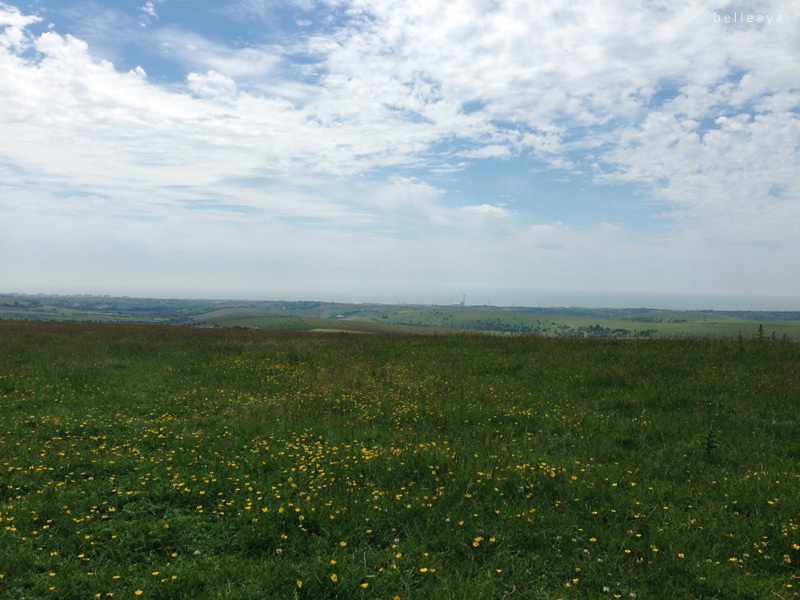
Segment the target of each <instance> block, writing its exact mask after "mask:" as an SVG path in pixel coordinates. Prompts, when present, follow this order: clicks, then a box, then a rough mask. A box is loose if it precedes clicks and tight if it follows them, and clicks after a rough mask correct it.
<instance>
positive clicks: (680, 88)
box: [0, 0, 800, 310]
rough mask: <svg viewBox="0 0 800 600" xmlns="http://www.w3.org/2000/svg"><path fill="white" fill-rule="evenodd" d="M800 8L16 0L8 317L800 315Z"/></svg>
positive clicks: (0, 22)
mask: <svg viewBox="0 0 800 600" xmlns="http://www.w3.org/2000/svg"><path fill="white" fill-rule="evenodd" d="M799 265H800V3H798V2H796V1H794V0H792V1H789V0H786V1H769V0H765V1H751V2H747V3H742V4H735V3H727V2H721V1H720V2H717V1H713V0H708V1H698V0H691V1H689V0H670V1H666V0H664V1H660V0H553V1H547V2H545V1H536V0H407V1H399V0H398V1H387V0H283V1H278V0H230V1H215V2H199V1H196V0H149V1H142V0H115V1H113V2H111V1H105V2H104V1H96V0H91V1H90V0H31V1H21V0H16V1H14V0H12V1H8V0H0V292H18V293H57V294H110V295H128V296H134V297H172V298H222V299H262V300H299V299H306V300H309V299H310V300H329V301H342V302H382V303H395V302H401V303H430V304H449V303H458V302H460V301H461V300H462V298H464V297H465V296H466V303H467V304H490V303H491V304H494V305H504V306H509V305H521V306H542V305H544V306H568V305H580V306H590V307H600V306H604V307H626V306H648V307H653V308H686V309H709V308H717V309H723V308H724V309H760V310H800V266H799Z"/></svg>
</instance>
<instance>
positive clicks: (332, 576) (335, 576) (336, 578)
mask: <svg viewBox="0 0 800 600" xmlns="http://www.w3.org/2000/svg"><path fill="white" fill-rule="evenodd" d="M331 581H332V582H333V583H336V582H337V581H339V576H338V575H337V574H336V573H333V574H332V575H331Z"/></svg>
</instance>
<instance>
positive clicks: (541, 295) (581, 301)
mask: <svg viewBox="0 0 800 600" xmlns="http://www.w3.org/2000/svg"><path fill="white" fill-rule="evenodd" d="M495 291H496V292H497V293H496V294H494V295H491V294H488V293H487V292H482V293H477V294H474V295H470V294H462V295H461V296H458V295H457V294H455V293H454V294H452V295H450V296H448V295H447V294H431V295H428V296H425V295H421V296H419V297H418V298H414V297H413V296H412V295H407V296H405V297H402V298H400V297H395V298H393V297H392V296H388V295H387V296H374V297H366V296H359V295H350V296H346V297H334V296H330V295H325V294H322V295H320V294H316V295H314V294H308V295H291V294H290V295H281V294H278V295H275V296H265V295H263V294H260V295H249V294H247V293H242V294H233V295H227V294H224V293H219V294H212V293H207V294H193V295H188V296H176V295H173V294H170V293H157V292H154V293H152V294H146V295H142V294H126V293H107V292H86V291H75V292H63V291H61V292H40V291H35V292H19V291H5V292H2V293H0V295H3V294H10V295H23V296H65V297H69V296H86V297H111V298H122V297H124V298H131V299H137V298H138V299H157V300H187V301H192V300H198V301H206V300H207V301H219V302H302V301H309V302H330V303H342V304H385V305H430V306H453V305H459V304H460V303H461V301H462V298H463V299H464V301H465V306H466V307H467V308H469V307H470V306H494V307H498V308H512V307H521V308H523V307H524V308H548V307H552V308H569V307H579V308H590V309H601V308H615V309H616V308H619V309H623V308H648V309H655V310H680V311H708V310H716V311H766V312H796V311H799V310H800V307H798V304H797V303H796V302H795V301H794V300H793V299H788V298H787V299H783V300H781V299H775V298H770V299H767V298H763V297H761V298H759V297H755V296H736V297H724V296H701V295H689V294H641V293H613V292H600V291H598V292H591V291H586V290H584V291H578V290H572V291H554V290H549V291H548V290H538V291H529V292H526V293H524V294H523V293H519V292H517V293H511V294H504V293H501V292H500V291H498V290H495Z"/></svg>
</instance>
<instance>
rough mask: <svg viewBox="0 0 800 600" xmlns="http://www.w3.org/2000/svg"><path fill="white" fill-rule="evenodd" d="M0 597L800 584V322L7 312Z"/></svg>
mask: <svg viewBox="0 0 800 600" xmlns="http://www.w3.org/2000/svg"><path fill="white" fill-rule="evenodd" d="M0 406H2V411H0V474H1V477H0V597H2V598H236V599H247V598H253V599H255V598H259V599H261V598H309V599H325V598H341V599H345V598H347V599H349V598H353V599H358V598H385V599H395V598H400V599H401V600H409V599H429V598H437V599H449V598H453V599H455V598H464V599H467V598H498V599H500V598H504V599H517V598H519V599H523V598H524V599H528V598H531V599H556V598H565V599H567V598H609V599H611V598H626V599H630V598H637V599H639V600H642V599H645V598H725V599H737V598H742V599H744V598H749V599H764V598H783V599H788V598H796V597H798V590H800V580H799V579H798V573H799V572H800V571H798V569H797V565H798V562H800V470H799V469H798V465H800V444H798V443H797V440H800V420H798V407H800V345H798V344H797V343H795V342H791V341H785V340H784V341H782V340H780V339H778V340H772V339H770V338H764V339H742V338H740V339H729V340H714V339H686V340H675V339H650V340H614V339H576V338H565V339H557V338H552V337H543V336H507V337H503V336H480V335H379V334H373V335H363V334H347V333H336V334H325V333H306V332H268V331H253V330H240V329H204V328H196V327H194V328H189V327H174V326H161V325H131V324H76V323H52V322H50V323H45V322H38V323H36V322H26V323H19V322H9V321H0Z"/></svg>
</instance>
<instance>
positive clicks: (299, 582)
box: [297, 579, 303, 588]
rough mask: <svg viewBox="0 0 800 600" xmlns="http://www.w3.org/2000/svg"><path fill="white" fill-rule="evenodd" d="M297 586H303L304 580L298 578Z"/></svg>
mask: <svg viewBox="0 0 800 600" xmlns="http://www.w3.org/2000/svg"><path fill="white" fill-rule="evenodd" d="M297 587H299V588H301V587H303V581H302V580H301V579H298V580H297Z"/></svg>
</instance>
